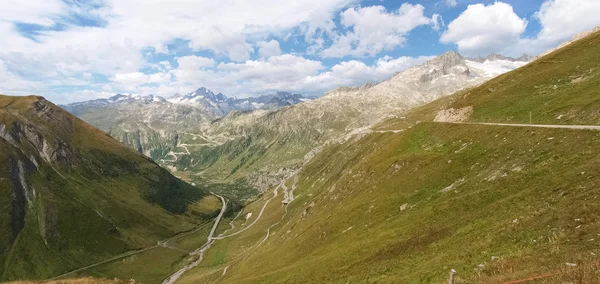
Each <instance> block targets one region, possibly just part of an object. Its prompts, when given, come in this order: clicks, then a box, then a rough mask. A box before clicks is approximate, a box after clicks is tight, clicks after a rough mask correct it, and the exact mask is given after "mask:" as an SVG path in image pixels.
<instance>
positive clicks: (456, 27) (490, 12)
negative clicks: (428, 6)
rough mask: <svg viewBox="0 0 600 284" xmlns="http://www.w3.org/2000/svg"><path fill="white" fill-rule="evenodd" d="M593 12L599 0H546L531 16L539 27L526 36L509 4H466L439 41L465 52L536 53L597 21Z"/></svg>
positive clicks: (598, 9) (599, 7) (521, 21)
mask: <svg viewBox="0 0 600 284" xmlns="http://www.w3.org/2000/svg"><path fill="white" fill-rule="evenodd" d="M597 15H600V1H595V0H547V1H545V2H544V3H543V4H542V5H541V7H540V10H539V11H537V12H536V13H535V14H534V16H533V20H535V21H539V23H540V26H541V29H540V31H539V32H538V34H537V35H536V36H534V37H531V38H528V37H523V36H522V34H523V32H524V31H525V28H526V26H527V21H526V20H525V19H523V18H520V17H519V16H518V15H516V14H515V12H514V11H513V9H512V6H510V5H509V4H506V3H503V2H496V3H494V4H492V5H488V6H484V5H482V4H476V5H469V6H468V8H467V9H466V10H465V11H464V12H463V13H462V14H460V16H459V17H458V18H457V19H455V20H454V21H452V22H451V23H450V24H448V29H447V30H446V31H445V32H444V34H443V35H442V36H441V38H440V42H442V43H454V44H456V45H457V46H458V49H459V51H460V52H461V53H464V54H466V55H486V54H488V53H490V52H497V53H502V54H506V55H511V56H519V55H521V54H523V53H527V54H530V55H536V54H539V53H541V52H544V51H546V50H548V49H551V48H554V47H556V46H557V45H559V44H560V43H562V42H565V41H567V40H570V39H571V38H572V37H573V36H574V35H575V34H577V33H580V32H584V31H587V30H590V29H592V28H594V27H595V26H598V25H600V18H599V17H598V16H597Z"/></svg>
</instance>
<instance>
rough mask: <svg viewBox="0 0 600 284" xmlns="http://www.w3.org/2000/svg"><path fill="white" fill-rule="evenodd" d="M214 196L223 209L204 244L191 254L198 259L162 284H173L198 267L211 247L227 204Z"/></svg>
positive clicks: (222, 199)
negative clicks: (219, 201)
mask: <svg viewBox="0 0 600 284" xmlns="http://www.w3.org/2000/svg"><path fill="white" fill-rule="evenodd" d="M213 194H214V193H213ZM214 195H215V196H217V197H219V198H221V202H222V203H223V207H222V208H221V212H219V216H217V218H216V219H215V224H214V225H213V227H212V229H211V230H210V233H209V234H208V238H207V240H206V243H205V244H204V245H203V246H202V247H200V248H199V249H197V250H196V251H194V252H192V253H191V255H197V256H198V259H197V260H196V261H194V262H192V263H190V264H188V265H186V266H185V267H183V268H182V269H179V270H178V271H177V272H175V273H173V274H172V275H171V276H169V277H168V278H167V279H165V280H164V281H163V282H162V283H163V284H173V283H175V281H177V279H179V277H181V275H183V274H184V273H186V272H188V271H190V270H191V269H192V268H194V267H196V266H198V264H200V262H202V259H203V258H204V252H205V251H206V250H208V249H209V248H210V247H211V245H212V244H213V243H214V242H215V239H214V238H213V235H214V234H215V231H216V230H217V227H218V226H219V222H221V219H222V218H223V214H225V210H226V209H227V202H226V201H225V198H223V197H222V196H220V195H217V194H214Z"/></svg>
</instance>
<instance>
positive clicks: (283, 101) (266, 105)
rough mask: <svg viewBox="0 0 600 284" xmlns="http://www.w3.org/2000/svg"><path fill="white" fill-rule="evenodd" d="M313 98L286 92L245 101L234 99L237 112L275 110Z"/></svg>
mask: <svg viewBox="0 0 600 284" xmlns="http://www.w3.org/2000/svg"><path fill="white" fill-rule="evenodd" d="M313 99H315V98H310V97H304V96H302V95H300V94H292V93H288V92H277V93H275V94H268V95H262V96H258V97H250V98H246V99H235V100H234V104H235V105H237V107H236V109H237V110H257V109H263V110H276V109H279V108H281V107H284V106H291V105H295V104H299V103H302V102H307V101H311V100H313Z"/></svg>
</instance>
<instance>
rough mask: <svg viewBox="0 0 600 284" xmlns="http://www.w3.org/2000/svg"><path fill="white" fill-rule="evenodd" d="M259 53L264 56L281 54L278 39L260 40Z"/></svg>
mask: <svg viewBox="0 0 600 284" xmlns="http://www.w3.org/2000/svg"><path fill="white" fill-rule="evenodd" d="M258 47H259V48H258V54H259V55H260V57H262V58H266V57H271V56H277V55H281V48H280V47H279V42H278V41H276V40H274V39H273V40H270V41H261V42H258Z"/></svg>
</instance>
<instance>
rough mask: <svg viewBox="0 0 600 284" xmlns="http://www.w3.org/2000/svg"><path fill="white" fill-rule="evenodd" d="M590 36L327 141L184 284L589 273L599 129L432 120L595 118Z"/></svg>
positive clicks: (598, 251)
mask: <svg viewBox="0 0 600 284" xmlns="http://www.w3.org/2000/svg"><path fill="white" fill-rule="evenodd" d="M599 41H600V33H596V34H593V35H592V36H590V37H587V38H585V39H583V40H580V41H577V42H575V43H572V44H570V45H568V46H567V47H565V48H563V49H560V50H558V51H556V52H553V53H551V54H549V55H547V56H545V57H543V58H541V59H539V60H537V61H535V62H533V63H531V64H530V65H527V66H525V67H523V68H520V69H518V70H516V71H513V72H510V73H507V74H505V75H503V76H500V77H498V78H496V79H494V80H492V81H490V82H488V83H486V84H483V85H481V86H479V87H477V88H473V89H470V90H466V91H464V92H459V93H457V94H455V95H453V96H451V97H448V98H445V99H442V100H439V101H436V102H433V103H432V104H429V105H426V106H424V107H421V108H418V109H415V110H413V111H411V112H409V113H407V114H406V115H405V117H404V118H398V119H393V120H389V121H387V122H386V123H383V124H381V125H379V126H378V129H381V130H385V129H390V130H391V129H393V130H400V129H402V130H404V131H403V132H399V133H393V132H387V133H372V134H369V135H366V136H365V137H363V138H360V139H357V140H352V141H350V142H347V143H344V144H336V145H332V146H330V147H328V148H326V149H325V150H324V151H322V152H321V153H320V154H319V155H318V156H317V157H315V158H314V159H313V160H312V161H311V163H309V164H308V165H306V166H305V167H304V168H303V170H302V171H301V173H300V175H299V181H298V184H297V189H296V191H295V195H296V196H297V198H296V200H294V201H293V202H292V203H291V204H290V205H289V206H288V208H287V210H286V211H287V213H285V212H286V211H284V210H282V208H281V206H282V205H281V203H280V201H281V200H282V196H281V189H279V191H280V193H279V196H278V197H277V198H276V199H275V201H272V202H271V203H269V204H268V206H266V210H265V215H264V216H263V217H262V221H260V222H257V223H256V225H254V227H252V229H250V230H247V231H245V232H243V233H241V234H239V235H237V236H235V237H232V238H229V239H224V240H222V241H220V242H221V245H219V242H217V244H216V245H215V247H214V250H213V252H209V253H208V254H207V256H206V257H207V258H206V261H205V263H203V264H201V265H200V266H199V267H198V268H196V269H195V270H193V271H192V272H190V273H189V274H187V275H185V276H184V277H183V278H182V280H181V283H203V282H212V281H217V282H222V283H318V282H332V283H444V281H446V279H447V276H448V272H449V270H450V269H451V268H454V269H456V270H457V283H500V282H502V281H508V280H515V279H522V278H527V277H532V276H538V275H544V274H547V273H553V274H554V275H553V276H552V277H549V278H546V279H545V280H540V281H545V282H544V283H563V282H564V281H567V282H573V283H598V282H600V275H598V273H597V269H596V268H597V267H598V263H599V261H598V259H597V256H598V255H600V243H599V241H600V239H599V238H598V234H599V232H600V223H599V222H598V220H600V210H599V207H598V205H597V204H598V196H600V153H599V152H598V151H597V149H598V147H599V146H600V131H592V130H575V129H554V128H532V127H510V126H490V125H472V124H449V123H436V122H432V120H433V118H434V117H435V116H436V115H437V114H438V112H439V111H440V110H443V109H447V108H450V107H452V108H462V107H465V106H472V107H473V109H474V110H473V114H472V116H471V117H470V118H469V120H470V121H471V122H510V123H528V122H529V111H531V112H532V114H533V115H532V116H533V118H534V119H533V122H534V123H545V124H595V125H597V124H600V123H599V122H598V120H597V114H598V113H600V105H599V104H598V100H599V98H600V97H599V96H598V94H599V92H600V86H599V85H598V82H599V81H598V78H599V75H600V60H598V56H599V54H600V52H599V50H598V46H600V45H599V44H598V43H599ZM577 78H582V79H577ZM555 85H556V87H554V86H555ZM548 86H550V87H551V88H550V89H548ZM560 115H563V116H562V117H561V118H560V119H557V117H559V116H560ZM272 195H273V193H272V192H268V193H266V194H265V196H272ZM264 203H265V199H261V200H259V201H257V202H256V203H255V204H251V205H249V206H248V207H247V208H246V209H245V212H243V213H242V216H244V214H245V213H247V212H253V214H254V215H256V214H257V212H258V210H259V209H260V208H261V207H262V205H263V204H264ZM280 219H281V221H280V222H278V221H279V220H280ZM240 223H241V222H240ZM223 229H226V227H223ZM267 233H268V238H266V236H267ZM211 249H213V248H211ZM492 259H495V260H492ZM566 263H575V264H577V267H575V268H573V267H571V266H567V265H566ZM226 267H227V270H226V271H224V270H225V268H226ZM590 267H591V268H590ZM582 279H584V280H582ZM575 281H580V282H575ZM581 281H583V282H581ZM540 283H541V282H540Z"/></svg>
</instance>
